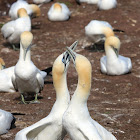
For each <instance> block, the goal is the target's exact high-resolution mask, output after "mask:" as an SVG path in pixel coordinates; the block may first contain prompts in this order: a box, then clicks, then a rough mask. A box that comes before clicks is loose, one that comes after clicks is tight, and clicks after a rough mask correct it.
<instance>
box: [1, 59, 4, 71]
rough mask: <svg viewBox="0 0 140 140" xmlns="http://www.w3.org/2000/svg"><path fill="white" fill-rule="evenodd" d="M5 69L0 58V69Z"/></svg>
mask: <svg viewBox="0 0 140 140" xmlns="http://www.w3.org/2000/svg"><path fill="white" fill-rule="evenodd" d="M4 68H5V62H4V61H3V59H2V58H0V69H1V70H2V69H4Z"/></svg>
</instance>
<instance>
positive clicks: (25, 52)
mask: <svg viewBox="0 0 140 140" xmlns="http://www.w3.org/2000/svg"><path fill="white" fill-rule="evenodd" d="M31 46H32V44H30V45H29V46H28V48H24V61H25V59H26V54H27V52H28V50H30V48H31Z"/></svg>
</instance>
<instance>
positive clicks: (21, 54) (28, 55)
mask: <svg viewBox="0 0 140 140" xmlns="http://www.w3.org/2000/svg"><path fill="white" fill-rule="evenodd" d="M19 60H21V61H24V49H23V46H22V43H20V54H19ZM30 60H31V52H30V49H29V50H28V51H27V54H26V58H25V61H30Z"/></svg>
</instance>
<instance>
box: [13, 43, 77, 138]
mask: <svg viewBox="0 0 140 140" xmlns="http://www.w3.org/2000/svg"><path fill="white" fill-rule="evenodd" d="M76 46H77V41H76V42H74V43H73V44H72V45H71V47H70V48H71V49H72V50H74V49H75V47H76ZM69 61H70V55H69V54H68V53H67V51H66V52H64V53H63V54H61V55H59V56H58V57H57V58H56V60H55V62H54V64H53V70H52V74H53V85H54V88H55V91H56V101H55V103H54V105H53V107H52V110H51V112H50V114H49V115H48V116H47V117H45V118H43V119H42V120H40V121H39V122H37V123H35V124H33V125H31V126H29V127H27V128H25V129H23V130H21V131H19V132H18V133H17V134H16V137H15V140H28V139H32V140H46V138H47V140H62V139H63V138H64V136H65V135H66V131H65V130H64V128H63V125H62V116H63V114H64V112H65V110H66V109H67V107H68V104H69V101H70V96H69V91H68V88H67V69H68V66H69Z"/></svg>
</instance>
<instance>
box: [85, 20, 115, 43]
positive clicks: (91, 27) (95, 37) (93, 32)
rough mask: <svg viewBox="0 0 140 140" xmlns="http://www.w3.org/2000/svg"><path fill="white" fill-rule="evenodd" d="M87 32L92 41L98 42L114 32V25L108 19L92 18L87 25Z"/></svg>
mask: <svg viewBox="0 0 140 140" xmlns="http://www.w3.org/2000/svg"><path fill="white" fill-rule="evenodd" d="M85 34H86V36H87V37H88V38H89V39H90V40H91V41H92V42H98V41H100V40H102V39H103V38H104V37H105V36H110V35H112V34H114V33H113V30H112V26H111V25H110V24H109V23H108V22H106V21H99V20H91V21H90V22H89V24H88V25H87V26H85Z"/></svg>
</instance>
